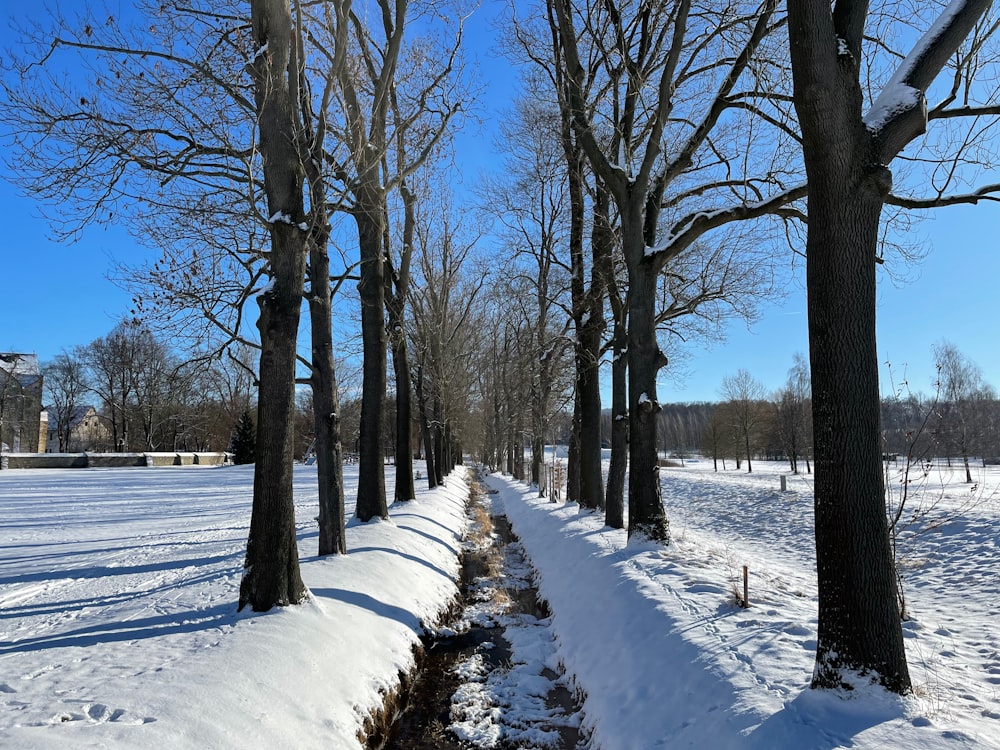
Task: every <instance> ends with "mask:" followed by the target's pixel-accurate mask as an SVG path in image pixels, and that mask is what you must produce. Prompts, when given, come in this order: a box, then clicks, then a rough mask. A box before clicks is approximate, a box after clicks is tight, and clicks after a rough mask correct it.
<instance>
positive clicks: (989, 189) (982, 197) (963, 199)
mask: <svg viewBox="0 0 1000 750" xmlns="http://www.w3.org/2000/svg"><path fill="white" fill-rule="evenodd" d="M979 201H998V202H1000V184H994V185H984V186H983V187H981V188H979V189H978V190H974V191H973V192H971V193H958V194H956V195H938V196H935V197H933V198H908V197H905V196H901V195H889V196H887V197H886V199H885V202H886V203H887V204H889V205H890V206H899V207H900V208H940V207H942V206H958V205H962V204H973V205H975V204H977V203H979Z"/></svg>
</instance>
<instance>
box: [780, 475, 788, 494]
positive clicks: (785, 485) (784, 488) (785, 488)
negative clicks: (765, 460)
mask: <svg viewBox="0 0 1000 750" xmlns="http://www.w3.org/2000/svg"><path fill="white" fill-rule="evenodd" d="M781 491H782V492H787V491H788V477H786V476H785V475H784V474H782V475H781Z"/></svg>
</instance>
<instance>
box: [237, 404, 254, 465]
mask: <svg viewBox="0 0 1000 750" xmlns="http://www.w3.org/2000/svg"><path fill="white" fill-rule="evenodd" d="M256 458H257V428H256V427H255V426H254V423H253V416H252V415H251V414H250V412H249V411H244V412H243V413H242V414H240V421H239V422H237V423H236V431H235V432H234V433H233V462H234V463H237V464H252V463H253V462H254V461H255V460H256Z"/></svg>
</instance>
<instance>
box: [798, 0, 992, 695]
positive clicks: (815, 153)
mask: <svg viewBox="0 0 1000 750" xmlns="http://www.w3.org/2000/svg"><path fill="white" fill-rule="evenodd" d="M990 5H991V3H990V2H988V0H955V2H952V3H950V4H948V6H947V7H946V8H945V9H944V10H941V9H940V8H939V6H937V5H930V4H928V5H927V6H925V7H923V8H921V11H922V12H920V13H916V14H915V13H914V11H913V10H912V9H911V8H910V6H907V11H906V17H905V18H904V17H901V14H895V13H892V12H888V13H886V14H883V15H882V16H881V17H880V18H879V19H878V20H879V22H880V23H881V24H882V25H883V28H880V29H878V33H876V34H875V35H872V34H871V33H870V30H869V29H866V24H867V23H868V22H869V6H868V3H867V2H862V1H859V0H838V1H837V2H836V3H834V4H833V5H832V6H831V4H830V3H829V2H827V0H802V1H801V2H795V3H789V5H788V35H789V41H790V48H791V62H792V71H793V82H794V90H793V96H794V104H795V109H796V112H797V113H798V119H799V123H800V126H801V129H802V151H803V155H804V159H805V166H806V174H807V177H808V186H809V230H808V241H807V272H806V277H807V280H806V283H807V289H808V297H809V305H808V306H809V350H810V364H811V371H812V393H813V424H814V438H815V468H816V479H815V504H816V558H817V571H818V576H819V637H818V640H817V649H816V668H815V671H814V673H813V686H814V687H832V688H836V687H840V686H842V685H844V684H846V680H847V675H848V673H852V672H853V673H862V674H869V675H871V676H872V678H873V679H875V680H877V681H878V682H879V683H881V684H882V685H884V686H885V687H886V688H888V689H889V690H892V691H895V692H899V693H906V692H909V691H910V689H911V685H910V676H909V670H908V668H907V664H906V656H905V652H904V647H903V637H902V630H901V627H900V623H899V611H898V609H897V607H896V598H897V597H896V594H897V591H896V580H895V576H894V574H893V563H892V552H891V548H890V543H889V538H888V531H887V526H886V517H885V507H884V503H885V496H884V487H883V477H882V464H881V444H880V425H879V388H878V368H877V363H878V358H877V353H876V343H875V287H876V276H875V269H876V265H877V263H878V261H879V259H880V256H879V253H878V249H879V247H878V243H879V231H880V218H881V216H882V211H883V207H884V206H885V205H886V204H887V203H896V204H897V205H908V206H913V207H917V206H919V207H931V206H934V205H946V204H948V203H954V202H976V201H978V200H982V199H983V198H984V196H988V194H989V189H988V188H986V189H983V190H979V191H975V192H973V193H971V194H965V195H958V196H951V197H949V196H948V195H947V193H946V191H947V190H948V189H949V187H950V185H951V184H954V183H953V182H952V181H953V179H962V177H965V178H968V177H969V175H968V174H965V173H964V171H963V170H962V169H961V161H960V159H961V158H962V157H961V156H960V155H959V153H958V152H956V151H955V150H954V149H955V146H954V144H952V145H951V148H952V152H951V153H952V156H951V159H950V160H948V162H947V163H946V164H944V166H943V167H942V169H941V170H940V171H939V172H938V173H936V174H934V173H933V169H932V175H931V177H932V179H931V181H930V184H932V185H933V186H934V188H935V193H936V194H935V195H933V196H932V197H931V198H930V199H926V200H921V199H916V198H906V199H902V198H898V197H895V196H893V174H892V171H891V170H890V165H891V164H892V163H893V161H895V160H897V158H898V157H899V156H900V153H901V152H902V150H903V149H904V148H905V147H906V146H907V145H908V144H910V143H911V142H914V141H915V140H916V139H917V138H919V137H920V136H921V135H922V134H923V133H924V132H925V131H926V130H927V126H928V123H929V122H930V121H931V120H936V119H937V120H942V121H947V120H951V119H953V118H954V117H957V116H964V115H972V116H975V115H977V114H990V115H995V114H996V113H997V109H996V107H995V106H994V105H993V104H992V103H991V101H992V100H987V101H986V105H985V106H983V107H980V106H979V105H978V104H976V102H977V101H978V99H977V97H978V96H979V94H980V93H981V92H984V93H985V95H986V96H988V97H992V96H993V93H994V88H993V86H992V85H986V86H985V87H983V86H981V85H980V84H979V83H978V82H977V81H976V76H975V72H976V66H977V65H979V64H981V63H982V62H983V61H984V59H985V58H987V57H989V56H990V55H989V54H988V51H987V50H986V49H985V47H984V44H985V42H984V40H985V38H986V36H988V34H989V33H990V32H991V31H992V28H993V24H992V22H986V23H984V24H980V21H981V19H982V18H983V14H984V13H985V12H986V11H987V10H988V9H989V7H990ZM890 11H891V9H890ZM921 22H924V23H926V24H927V27H926V28H928V31H927V32H926V33H925V34H924V36H923V37H921V38H920V40H919V41H918V42H917V43H916V44H915V45H913V46H912V48H910V51H909V53H908V54H905V55H899V56H893V55H892V54H891V52H890V51H889V48H888V45H887V43H886V42H887V36H886V33H888V32H886V29H887V28H891V27H892V26H894V25H895V26H896V27H903V28H906V29H907V30H909V28H911V27H912V26H913V25H914V24H920V23H921ZM882 32H886V33H882ZM963 44H964V45H965V46H964V47H963ZM883 52H886V54H883ZM879 60H881V61H882V62H881V64H879V62H878V61H879ZM950 63H952V64H954V67H953V76H952V79H951V85H946V90H945V94H944V97H943V99H942V100H941V101H940V103H939V104H937V105H931V104H929V103H928V100H927V99H928V90H929V89H930V87H931V85H932V83H933V82H934V81H935V79H937V78H938V75H939V74H940V73H941V72H942V70H943V69H944V68H945V67H946V66H947V65H949V64H950ZM887 69H888V72H890V73H891V77H890V78H888V80H887V81H886V80H885V79H882V80H878V71H885V70H887ZM867 71H875V74H873V76H872V77H873V79H874V80H870V81H869V80H864V81H863V80H862V75H863V74H865V73H866V72H867ZM869 85H870V86H871V87H872V88H873V89H874V90H875V91H878V92H879V93H878V95H877V97H876V98H875V99H874V101H872V102H870V104H869V103H866V99H865V94H866V91H867V90H868V86H869ZM866 105H868V109H867V112H865V111H864V109H865V107H866ZM992 119H993V121H995V118H992ZM984 127H988V125H987V126H980V127H975V126H974V128H973V130H971V131H966V135H965V136H963V137H961V138H960V139H959V140H958V141H957V144H958V146H959V150H958V151H959V152H961V151H962V150H963V149H961V146H962V145H963V144H969V140H968V138H969V137H973V134H975V135H974V137H978V138H981V137H982V136H983V135H984V133H985V129H984ZM911 158H912V157H911ZM914 163H917V162H914ZM925 163H929V164H931V165H932V166H933V165H934V164H937V163H941V160H940V158H939V157H937V156H932V157H930V158H929V159H928V160H927V162H925ZM938 178H940V179H938ZM845 560H848V561H850V564H847V565H845V564H844V561H845Z"/></svg>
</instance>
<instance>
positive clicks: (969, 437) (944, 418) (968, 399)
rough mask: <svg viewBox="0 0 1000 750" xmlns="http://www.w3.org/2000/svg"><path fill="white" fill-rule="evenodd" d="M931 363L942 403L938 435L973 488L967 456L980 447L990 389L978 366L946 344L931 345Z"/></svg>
mask: <svg viewBox="0 0 1000 750" xmlns="http://www.w3.org/2000/svg"><path fill="white" fill-rule="evenodd" d="M934 361H935V364H936V365H937V372H938V379H939V382H940V395H941V403H940V405H939V407H938V424H939V434H940V436H941V437H942V438H943V439H944V442H945V444H946V445H947V447H948V456H949V460H950V457H951V451H952V450H956V451H958V454H959V455H960V456H961V457H962V464H963V466H964V468H965V481H966V482H967V483H969V484H972V470H971V469H970V468H969V454H970V453H971V452H972V451H973V450H975V449H976V448H977V447H979V434H978V432H979V429H978V428H979V425H980V424H981V421H980V414H981V412H982V411H983V405H984V403H985V402H986V401H988V400H991V397H992V393H991V389H989V388H988V387H987V386H986V383H985V382H984V381H983V373H982V370H980V369H979V366H978V365H977V364H976V363H975V362H972V361H971V360H969V359H968V358H967V357H966V356H965V355H963V354H962V353H961V352H960V351H959V350H958V348H957V347H956V346H955V345H954V344H952V343H950V342H947V341H942V342H940V343H938V344H935V345H934Z"/></svg>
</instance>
